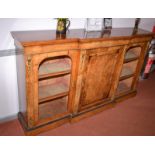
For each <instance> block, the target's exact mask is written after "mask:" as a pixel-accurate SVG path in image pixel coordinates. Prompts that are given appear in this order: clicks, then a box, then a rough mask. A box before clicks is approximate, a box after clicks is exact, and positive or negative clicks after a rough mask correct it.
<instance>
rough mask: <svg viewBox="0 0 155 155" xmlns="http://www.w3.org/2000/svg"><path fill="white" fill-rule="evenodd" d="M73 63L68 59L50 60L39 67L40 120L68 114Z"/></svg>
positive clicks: (57, 58)
mask: <svg viewBox="0 0 155 155" xmlns="http://www.w3.org/2000/svg"><path fill="white" fill-rule="evenodd" d="M70 73H71V61H70V58H68V57H65V56H64V57H56V58H48V59H46V60H44V61H43V62H42V63H41V64H40V67H39V75H38V79H39V83H38V86H39V90H38V100H39V102H38V103H39V118H40V119H44V118H48V117H52V116H56V115H58V114H62V113H64V112H67V109H68V107H67V105H68V104H67V103H68V95H69V86H70Z"/></svg>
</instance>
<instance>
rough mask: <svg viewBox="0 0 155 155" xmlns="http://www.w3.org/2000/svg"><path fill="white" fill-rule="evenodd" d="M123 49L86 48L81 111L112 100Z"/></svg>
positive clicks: (118, 47)
mask: <svg viewBox="0 0 155 155" xmlns="http://www.w3.org/2000/svg"><path fill="white" fill-rule="evenodd" d="M123 51H124V48H123V47H122V46H116V47H106V48H98V49H90V50H86V53H85V60H84V66H83V79H82V87H81V95H80V105H79V111H81V110H83V109H86V108H89V107H92V106H94V105H98V104H101V103H105V102H107V101H111V100H112V98H113V96H114V93H115V90H116V87H117V86H116V85H117V84H116V83H117V80H118V78H119V73H120V70H121V67H122V63H123V54H124V52H123Z"/></svg>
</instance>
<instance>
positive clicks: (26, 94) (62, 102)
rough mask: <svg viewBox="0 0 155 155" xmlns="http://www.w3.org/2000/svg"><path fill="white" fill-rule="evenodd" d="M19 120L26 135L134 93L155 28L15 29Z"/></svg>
mask: <svg viewBox="0 0 155 155" xmlns="http://www.w3.org/2000/svg"><path fill="white" fill-rule="evenodd" d="M12 36H13V38H14V40H15V46H16V49H17V51H21V52H17V59H16V60H17V77H18V90H19V91H18V92H19V102H20V112H19V115H18V116H19V120H20V122H21V124H22V126H23V128H24V130H25V133H26V134H27V135H36V134H38V133H40V132H43V131H45V130H48V129H51V128H54V127H57V126H59V125H61V124H64V123H66V122H76V121H78V120H80V119H82V118H85V117H88V116H91V115H93V114H95V113H97V112H100V111H103V110H104V109H106V108H109V107H113V106H115V105H116V103H117V102H120V101H122V100H124V99H127V98H129V97H132V96H134V95H136V86H137V82H138V78H139V73H140V71H141V67H142V65H143V61H144V57H145V54H146V51H147V49H148V46H149V42H150V40H151V38H152V36H153V34H152V33H150V32H147V31H144V30H141V29H139V30H138V31H137V32H136V33H135V32H134V33H133V29H132V28H115V29H112V30H111V31H109V32H108V33H103V32H85V31H84V30H83V29H75V30H69V31H68V32H67V34H66V35H56V32H55V31H52V30H43V31H16V32H12Z"/></svg>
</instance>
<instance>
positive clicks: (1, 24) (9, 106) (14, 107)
mask: <svg viewBox="0 0 155 155" xmlns="http://www.w3.org/2000/svg"><path fill="white" fill-rule="evenodd" d="M134 20H135V19H134V18H114V19H113V27H133V25H134ZM153 25H155V19H146V18H145V19H142V21H141V24H140V27H141V28H143V29H146V30H150V31H151V30H152V27H153ZM84 27H85V19H84V18H76V19H73V18H72V19H71V27H70V28H71V29H75V28H84ZM55 28H56V20H55V19H52V18H48V19H39V18H38V19H36V18H35V19H29V18H27V19H22V18H7V19H0V50H1V51H0V52H3V51H2V50H6V49H14V43H13V39H12V37H11V35H10V31H20V30H40V29H55ZM0 54H1V53H0ZM0 71H1V75H0V120H1V119H4V118H6V117H9V116H13V115H15V114H17V112H18V93H17V92H18V89H17V76H16V63H15V56H13V55H12V56H6V57H0Z"/></svg>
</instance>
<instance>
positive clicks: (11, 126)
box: [0, 73, 155, 136]
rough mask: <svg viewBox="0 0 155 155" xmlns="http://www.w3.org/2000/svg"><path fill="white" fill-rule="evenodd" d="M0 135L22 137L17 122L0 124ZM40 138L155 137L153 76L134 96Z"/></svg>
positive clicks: (154, 75)
mask: <svg viewBox="0 0 155 155" xmlns="http://www.w3.org/2000/svg"><path fill="white" fill-rule="evenodd" d="M0 135H4V136H15V135H16V136H22V135H24V133H23V130H22V128H21V126H20V124H19V122H18V120H13V121H10V122H6V123H3V124H0ZM40 135H42V136H73V135H74V136H95V135H96V136H104V135H105V136H108V135H109V136H110V135H113V136H115V135H117V136H123V135H126V136H129V135H137V136H140V135H143V136H144V135H148V136H151V135H155V73H153V74H152V75H151V76H150V77H149V79H148V80H142V81H140V82H139V85H138V94H137V96H136V97H134V98H131V99H128V100H126V101H123V102H122V103H120V104H118V105H117V106H115V107H114V108H111V109H107V110H105V111H103V112H101V113H99V114H96V115H94V116H92V117H89V118H86V119H84V120H81V121H80V122H77V123H74V124H69V123H68V124H64V125H62V126H60V127H58V128H55V129H53V130H50V131H48V132H44V133H42V134H40Z"/></svg>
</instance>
